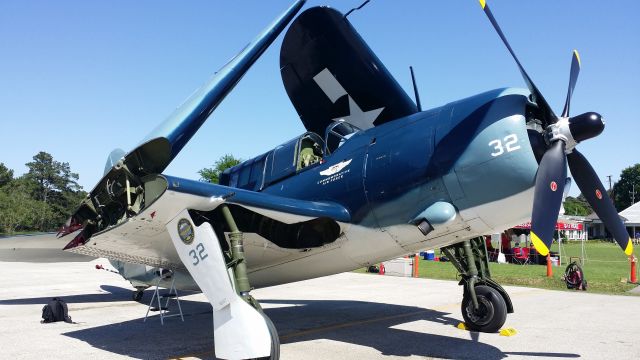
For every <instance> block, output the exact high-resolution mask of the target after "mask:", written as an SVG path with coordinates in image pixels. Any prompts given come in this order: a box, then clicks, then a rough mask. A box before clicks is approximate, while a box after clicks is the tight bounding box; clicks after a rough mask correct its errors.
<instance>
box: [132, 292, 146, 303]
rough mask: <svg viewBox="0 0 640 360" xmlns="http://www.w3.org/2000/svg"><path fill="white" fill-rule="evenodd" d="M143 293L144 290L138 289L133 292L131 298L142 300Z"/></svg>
mask: <svg viewBox="0 0 640 360" xmlns="http://www.w3.org/2000/svg"><path fill="white" fill-rule="evenodd" d="M143 295H144V290H140V289H138V290H136V291H134V292H133V294H132V295H131V298H132V299H133V301H137V302H140V300H142V296H143Z"/></svg>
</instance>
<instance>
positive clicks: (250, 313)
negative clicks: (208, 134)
mask: <svg viewBox="0 0 640 360" xmlns="http://www.w3.org/2000/svg"><path fill="white" fill-rule="evenodd" d="M214 201H216V200H214ZM217 201H220V203H219V204H217V205H219V209H220V210H221V212H222V215H223V217H224V222H225V223H226V225H227V227H226V228H227V229H228V230H229V244H228V245H229V246H227V244H226V240H225V239H224V238H221V239H220V240H219V239H218V237H217V235H216V232H215V231H214V229H213V227H212V226H211V224H210V223H209V222H208V221H204V222H201V223H199V225H197V226H196V224H195V223H194V221H193V219H192V217H191V214H190V212H189V210H187V209H185V210H183V211H181V212H180V213H179V214H178V215H177V216H176V217H175V218H174V219H173V220H171V221H170V222H169V223H168V224H167V231H168V232H169V235H170V236H171V241H172V243H173V245H174V246H175V248H176V251H177V253H178V255H179V256H180V260H181V261H182V263H183V264H184V266H185V267H186V268H187V270H188V271H189V274H190V275H191V276H192V277H193V279H194V280H195V282H196V283H197V284H198V287H200V290H202V293H203V294H204V295H205V296H206V297H207V299H208V300H209V302H210V303H211V306H212V308H213V332H214V342H215V355H216V358H220V359H270V360H277V359H279V358H280V341H279V338H278V333H277V331H276V329H275V327H274V326H273V323H272V322H271V320H269V318H268V317H267V316H266V315H265V314H264V313H263V312H262V308H261V307H260V304H258V302H257V301H256V300H255V299H254V298H253V297H252V296H251V295H250V294H249V292H250V291H251V284H250V283H249V278H248V277H247V264H246V259H245V256H244V249H243V235H242V233H241V232H240V231H239V230H238V227H237V226H236V223H235V221H234V219H233V216H232V214H231V212H230V211H229V208H227V206H226V204H224V203H222V202H223V201H224V200H223V199H217ZM212 205H216V204H212ZM223 245H224V246H223ZM223 248H225V249H226V248H228V249H229V250H228V251H225V250H223Z"/></svg>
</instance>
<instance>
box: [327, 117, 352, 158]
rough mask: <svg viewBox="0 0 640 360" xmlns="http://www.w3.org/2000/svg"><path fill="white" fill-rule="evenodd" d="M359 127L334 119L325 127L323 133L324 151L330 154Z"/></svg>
mask: <svg viewBox="0 0 640 360" xmlns="http://www.w3.org/2000/svg"><path fill="white" fill-rule="evenodd" d="M358 131H360V128H358V127H357V126H354V125H352V124H349V123H348V122H344V121H335V122H333V123H332V124H331V125H329V126H328V127H327V132H326V135H325V139H326V140H325V142H326V153H327V154H330V153H332V152H334V151H335V150H336V149H337V148H339V147H340V146H342V144H344V143H345V142H346V141H347V140H348V139H349V138H350V137H351V136H353V135H354V134H355V133H357V132H358Z"/></svg>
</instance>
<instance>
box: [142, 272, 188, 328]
mask: <svg viewBox="0 0 640 360" xmlns="http://www.w3.org/2000/svg"><path fill="white" fill-rule="evenodd" d="M165 278H166V277H163V276H159V277H158V282H157V283H156V289H155V290H154V291H153V296H152V297H151V301H150V302H149V308H147V314H146V315H145V316H144V321H143V322H145V321H147V317H148V316H149V311H159V312H160V323H161V324H162V325H164V318H169V317H173V316H180V319H182V321H184V316H182V307H181V306H180V297H179V296H178V291H177V290H176V285H175V282H176V278H175V277H174V276H173V274H172V276H171V286H170V287H169V291H168V292H167V293H166V294H160V282H161V281H162V280H163V279H165ZM162 299H166V301H165V302H164V306H162ZM154 300H156V301H157V304H158V306H157V307H155V306H154V305H153V301H154ZM171 300H175V301H176V303H178V312H177V313H176V314H170V315H167V313H169V301H171Z"/></svg>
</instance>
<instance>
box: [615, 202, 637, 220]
mask: <svg viewBox="0 0 640 360" xmlns="http://www.w3.org/2000/svg"><path fill="white" fill-rule="evenodd" d="M620 216H624V217H625V218H626V219H627V224H640V202H637V203H635V204H633V205H631V206H629V207H628V208H626V209H624V210H622V211H621V212H620Z"/></svg>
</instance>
